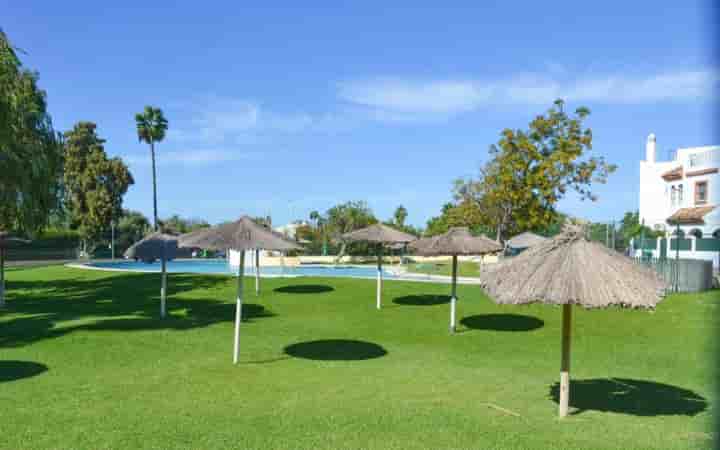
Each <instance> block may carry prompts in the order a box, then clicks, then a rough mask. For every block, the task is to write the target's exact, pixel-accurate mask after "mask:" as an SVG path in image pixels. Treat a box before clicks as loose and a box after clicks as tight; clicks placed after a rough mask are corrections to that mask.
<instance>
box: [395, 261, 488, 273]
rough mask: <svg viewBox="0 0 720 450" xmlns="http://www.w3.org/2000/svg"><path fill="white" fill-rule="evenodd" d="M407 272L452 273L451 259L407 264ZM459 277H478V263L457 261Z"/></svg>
mask: <svg viewBox="0 0 720 450" xmlns="http://www.w3.org/2000/svg"><path fill="white" fill-rule="evenodd" d="M407 270H408V271H409V272H415V273H424V274H428V275H445V276H448V277H449V276H451V275H452V260H447V261H442V262H437V263H417V264H408V266H407ZM458 276H459V277H478V276H480V265H479V264H478V263H476V262H473V261H458Z"/></svg>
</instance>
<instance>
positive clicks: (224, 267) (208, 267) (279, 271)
mask: <svg viewBox="0 0 720 450" xmlns="http://www.w3.org/2000/svg"><path fill="white" fill-rule="evenodd" d="M87 265H88V266H91V267H98V268H103V269H118V270H134V271H144V272H159V271H160V262H154V263H144V262H136V261H115V262H96V263H89V264H87ZM167 271H168V272H172V273H179V272H185V273H216V274H228V275H230V274H233V275H234V274H236V273H237V267H233V266H230V265H229V264H228V263H227V261H224V260H208V259H200V260H177V261H169V262H168V263H167ZM245 275H255V269H254V268H253V267H248V266H245ZM263 275H268V276H288V277H293V276H312V277H352V278H375V277H376V276H377V268H376V267H374V266H368V267H358V266H324V265H306V266H296V267H280V266H261V267H260V276H263ZM383 278H394V275H393V274H392V273H390V272H388V271H385V270H384V271H383Z"/></svg>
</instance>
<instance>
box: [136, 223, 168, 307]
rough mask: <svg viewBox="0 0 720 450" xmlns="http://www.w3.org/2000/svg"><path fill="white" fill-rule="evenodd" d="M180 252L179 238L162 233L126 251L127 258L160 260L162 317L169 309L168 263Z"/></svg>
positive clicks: (145, 239)
mask: <svg viewBox="0 0 720 450" xmlns="http://www.w3.org/2000/svg"><path fill="white" fill-rule="evenodd" d="M177 251H178V240H177V237H175V236H172V235H169V234H164V233H161V232H159V231H158V232H155V233H152V234H150V235H148V236H146V237H145V238H143V239H141V240H139V241H138V242H136V243H134V244H133V245H131V246H130V248H128V249H127V250H126V251H125V258H129V259H139V260H141V261H144V262H148V263H151V262H154V261H156V260H158V259H159V260H160V269H161V270H160V271H161V274H162V275H161V276H160V280H161V281H160V317H165V315H166V314H167V309H166V306H165V299H166V297H167V261H169V260H171V259H175V257H176V256H177Z"/></svg>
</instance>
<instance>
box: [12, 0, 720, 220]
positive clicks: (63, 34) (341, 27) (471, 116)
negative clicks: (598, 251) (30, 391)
mask: <svg viewBox="0 0 720 450" xmlns="http://www.w3.org/2000/svg"><path fill="white" fill-rule="evenodd" d="M105 3H106V4H102V3H98V2H82V1H75V2H34V1H26V2H7V3H6V4H5V5H4V6H2V8H1V9H2V20H1V22H0V26H1V27H2V28H3V29H4V30H5V31H6V33H7V34H8V35H9V36H10V39H11V40H12V41H13V42H14V44H15V45H16V46H18V47H20V48H22V49H23V50H24V51H25V52H26V54H25V55H23V56H22V58H23V61H24V62H25V64H26V66H28V67H30V68H32V69H34V70H37V71H38V72H39V73H40V83H41V86H42V87H43V88H44V89H46V90H47V92H48V102H49V109H50V112H51V114H52V116H53V120H54V124H55V126H56V128H58V129H59V130H66V129H69V128H71V127H72V124H73V123H75V122H77V121H80V120H91V121H94V122H96V123H97V124H98V129H99V133H100V134H101V136H102V137H104V138H106V139H107V144H106V149H107V151H108V152H109V153H110V154H111V155H119V156H122V157H123V158H124V159H126V160H127V161H128V163H129V165H130V167H131V170H132V172H133V175H134V177H135V181H136V184H135V185H134V186H133V187H132V188H131V189H130V191H129V192H128V194H127V196H126V201H125V203H126V207H128V208H132V209H137V210H140V211H142V212H144V213H145V214H147V215H148V216H150V215H151V213H152V198H151V192H152V184H151V172H150V164H149V151H148V149H147V147H146V146H145V145H142V144H140V143H138V141H137V137H136V134H135V128H134V121H133V116H134V113H136V112H138V111H140V110H142V108H143V106H144V105H146V104H151V105H155V106H159V107H161V108H163V110H164V111H165V113H166V116H167V118H168V120H169V121H170V131H169V133H168V137H167V139H166V140H165V141H164V142H162V143H161V144H160V145H159V149H158V152H159V156H158V158H159V167H158V182H159V213H160V216H161V217H167V216H169V215H171V214H176V213H177V214H180V215H183V216H189V217H200V218H205V219H207V220H209V221H211V222H218V221H222V220H228V219H233V218H236V217H238V216H240V215H241V214H244V213H247V214H252V215H265V214H272V216H273V221H274V222H275V223H284V222H286V221H287V220H289V219H290V218H291V216H292V217H293V218H295V217H307V215H308V213H309V212H310V211H312V210H313V209H317V210H319V211H325V210H326V209H327V208H329V207H330V206H332V205H334V204H336V203H338V202H342V201H346V200H367V201H368V203H369V205H370V207H371V208H372V209H373V210H374V212H375V213H376V215H377V216H378V217H380V218H383V219H384V218H387V217H389V216H390V215H391V214H392V211H393V210H394V208H395V207H396V206H397V205H399V204H403V205H405V207H406V208H407V209H408V210H409V217H408V220H409V221H410V222H411V223H413V224H416V225H422V224H424V223H425V221H426V220H427V219H428V218H429V217H430V216H432V215H436V214H438V213H439V211H440V208H441V205H442V204H443V203H445V202H446V201H448V200H449V199H450V187H451V182H452V180H453V179H455V178H457V177H461V176H472V175H475V174H477V170H478V167H479V166H480V165H481V164H482V163H483V162H484V161H486V160H487V158H488V152H487V149H488V147H489V146H490V145H491V144H492V143H494V142H496V141H497V139H498V135H499V133H500V131H501V130H502V129H503V128H506V127H510V128H517V127H525V126H526V125H527V123H528V122H529V121H530V120H531V119H532V118H533V117H534V116H535V115H537V114H539V113H542V112H543V111H545V110H546V109H547V108H548V107H549V106H550V105H551V102H552V100H553V99H554V98H556V97H563V98H566V99H567V101H568V106H569V107H570V108H572V109H574V108H575V107H577V106H580V105H584V106H588V107H589V108H590V109H591V110H592V115H591V117H590V119H589V120H588V125H589V126H590V127H592V129H593V132H594V149H593V152H594V153H595V154H597V155H603V156H605V157H606V158H607V159H608V160H609V161H610V162H613V163H615V164H618V165H619V167H620V168H619V170H618V171H617V172H616V173H615V174H614V175H613V176H612V177H611V178H610V180H609V183H608V184H607V185H605V186H599V187H598V188H597V189H596V192H597V193H598V195H599V197H600V200H599V201H598V202H596V203H592V204H591V203H587V202H580V201H578V200H576V198H575V196H574V195H570V196H568V198H567V199H566V200H563V201H562V203H561V204H560V209H562V210H564V211H566V212H569V213H571V214H576V215H580V216H583V217H586V218H589V219H593V220H611V219H614V218H619V217H620V216H621V215H622V213H623V212H625V211H627V210H632V209H635V208H637V203H638V161H639V160H640V159H641V158H642V157H643V155H644V144H645V138H646V136H647V135H648V134H649V133H650V132H654V133H655V134H656V135H657V140H658V147H659V149H660V153H661V155H665V154H667V151H668V150H670V149H673V148H677V147H687V146H696V145H709V144H720V138H718V136H717V135H713V130H712V128H711V125H712V121H713V119H714V118H715V117H716V116H714V115H713V109H714V108H716V107H717V106H718V97H717V95H713V94H714V92H715V91H717V89H715V88H716V87H717V86H718V79H719V75H718V74H719V73H720V72H719V71H718V64H717V61H715V60H713V59H712V50H713V49H712V48H711V44H712V42H713V39H712V37H713V36H711V32H712V31H713V30H712V29H711V25H712V23H711V19H713V18H715V16H714V14H713V13H714V11H711V9H710V5H711V2H709V1H699V2H692V1H686V2H676V1H673V2H670V1H668V2H658V1H632V2H628V1H622V2H619V1H617V2H615V1H605V2H591V3H587V2H577V1H568V2H527V3H522V4H520V3H515V2H477V1H467V2H462V1H457V2H433V3H435V5H436V6H434V7H433V6H429V5H430V2H427V5H426V4H424V3H423V2H417V1H413V2H402V1H396V2H380V1H378V2H374V1H365V2H339V1H333V2H303V3H307V4H302V5H301V4H300V2H292V3H291V2H282V3H281V2H276V3H274V4H272V2H257V3H255V4H254V5H253V4H252V2H250V1H247V2H231V1H223V2H212V1H206V2H201V3H198V2H173V4H172V6H169V5H170V4H169V3H168V4H165V3H162V2H134V1H123V2H105ZM113 3H117V5H115V4H113ZM161 3H162V4H161ZM388 3H392V6H388ZM486 3H487V4H486ZM293 4H296V5H297V6H290V5H293ZM620 12H621V13H622V14H621V15H618V13H620Z"/></svg>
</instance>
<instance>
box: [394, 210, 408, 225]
mask: <svg viewBox="0 0 720 450" xmlns="http://www.w3.org/2000/svg"><path fill="white" fill-rule="evenodd" d="M393 215H394V216H395V225H397V226H399V227H400V228H403V227H405V219H406V218H407V215H408V211H407V209H406V208H405V207H404V206H403V205H400V206H398V207H397V209H396V210H395V214H393Z"/></svg>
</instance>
